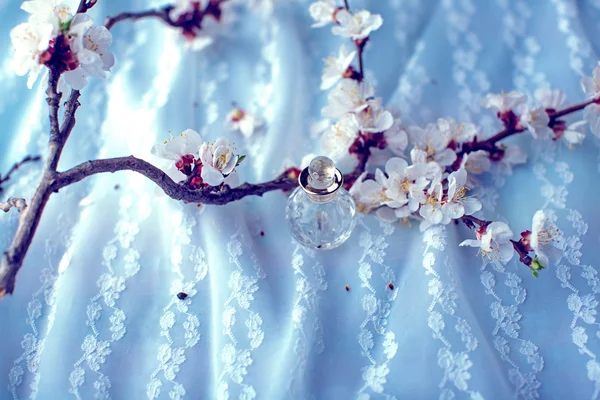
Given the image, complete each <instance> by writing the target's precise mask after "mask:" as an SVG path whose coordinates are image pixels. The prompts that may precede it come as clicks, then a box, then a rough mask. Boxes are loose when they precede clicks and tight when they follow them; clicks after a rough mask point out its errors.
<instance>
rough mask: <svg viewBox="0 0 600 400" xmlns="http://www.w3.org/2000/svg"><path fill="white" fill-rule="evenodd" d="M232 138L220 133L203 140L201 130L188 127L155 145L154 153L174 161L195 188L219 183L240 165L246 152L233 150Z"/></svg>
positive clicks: (189, 183)
mask: <svg viewBox="0 0 600 400" xmlns="http://www.w3.org/2000/svg"><path fill="white" fill-rule="evenodd" d="M235 150H236V149H235V147H234V145H233V143H231V142H230V141H229V139H227V138H224V137H221V138H219V139H217V140H216V141H214V142H204V141H203V140H202V137H201V136H200V134H198V132H196V131H194V130H192V129H188V130H186V131H184V132H182V133H181V134H180V135H179V136H176V137H171V138H170V139H169V140H165V141H164V142H163V143H161V144H157V145H154V147H152V154H154V155H155V156H157V157H160V158H164V159H166V160H171V161H175V167H176V168H177V170H178V171H179V172H181V173H183V174H184V175H185V176H186V177H187V181H186V183H187V184H188V185H189V186H190V187H191V188H192V189H200V188H203V187H206V186H219V185H221V184H222V183H223V182H224V181H225V179H226V178H227V177H229V176H230V175H231V174H232V173H233V172H234V170H235V167H237V166H238V165H240V163H241V162H242V161H243V160H244V158H245V156H239V155H237V154H234V152H235Z"/></svg>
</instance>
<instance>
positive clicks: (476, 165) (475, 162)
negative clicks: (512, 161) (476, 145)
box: [460, 150, 492, 175]
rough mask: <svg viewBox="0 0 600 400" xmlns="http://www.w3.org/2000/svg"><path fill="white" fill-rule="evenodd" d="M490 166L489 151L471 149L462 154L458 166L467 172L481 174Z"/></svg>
mask: <svg viewBox="0 0 600 400" xmlns="http://www.w3.org/2000/svg"><path fill="white" fill-rule="evenodd" d="M491 166H492V162H491V161H490V153H488V152H487V151H485V150H477V151H472V152H470V153H466V154H464V155H463V158H462V160H461V164H460V167H461V168H464V169H465V170H466V171H467V172H468V173H469V174H475V175H479V174H483V173H484V172H486V171H487V170H489V169H490V168H491Z"/></svg>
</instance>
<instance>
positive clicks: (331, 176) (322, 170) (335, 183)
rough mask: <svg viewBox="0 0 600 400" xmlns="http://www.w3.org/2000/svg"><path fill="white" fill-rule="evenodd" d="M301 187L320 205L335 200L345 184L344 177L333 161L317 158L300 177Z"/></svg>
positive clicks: (321, 157)
mask: <svg viewBox="0 0 600 400" xmlns="http://www.w3.org/2000/svg"><path fill="white" fill-rule="evenodd" d="M298 181H299V182H300V186H302V189H304V191H305V192H306V193H307V194H308V197H309V198H310V199H311V200H313V201H316V202H318V203H326V202H328V201H330V200H331V199H333V197H334V196H335V193H336V192H337V191H338V189H339V188H340V187H342V184H343V183H344V176H343V175H342V173H341V172H340V170H339V169H337V168H336V167H335V163H334V162H333V160H331V159H330V158H327V157H323V156H320V157H315V158H313V160H312V161H311V162H310V164H309V165H308V167H307V168H304V170H303V171H302V172H301V173H300V176H299V177H298Z"/></svg>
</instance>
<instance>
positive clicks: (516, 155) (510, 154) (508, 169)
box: [494, 145, 527, 174]
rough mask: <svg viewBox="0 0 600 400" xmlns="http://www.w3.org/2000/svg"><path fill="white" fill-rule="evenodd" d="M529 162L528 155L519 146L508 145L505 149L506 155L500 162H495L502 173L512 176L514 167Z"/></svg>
mask: <svg viewBox="0 0 600 400" xmlns="http://www.w3.org/2000/svg"><path fill="white" fill-rule="evenodd" d="M526 162H527V153H526V152H525V151H524V150H523V149H522V148H520V147H519V146H514V145H508V146H506V147H504V155H503V156H502V158H501V159H500V161H496V162H494V164H495V165H496V167H497V168H498V169H499V170H500V172H502V173H505V174H512V167H513V166H514V165H518V164H525V163H526Z"/></svg>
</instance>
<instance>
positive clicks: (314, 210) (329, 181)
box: [286, 157, 356, 249]
mask: <svg viewBox="0 0 600 400" xmlns="http://www.w3.org/2000/svg"><path fill="white" fill-rule="evenodd" d="M298 180H299V182H300V187H298V188H296V190H294V192H293V193H292V195H291V196H290V198H289V199H288V202H287V207H286V219H287V222H288V227H289V229H290V232H291V233H292V236H293V237H294V238H295V239H296V240H297V241H298V242H299V243H300V244H302V245H304V246H307V247H311V248H314V249H333V248H335V247H338V246H339V245H341V244H342V243H344V242H345V241H346V240H347V239H348V238H349V237H350V235H351V234H352V230H353V229H354V227H355V226H356V206H355V205H354V200H353V199H352V196H350V193H348V191H346V190H345V189H344V188H343V187H342V184H343V181H344V178H343V176H342V173H341V172H340V170H338V169H337V168H336V167H335V163H334V162H333V161H332V160H331V159H329V158H327V157H316V158H314V159H313V160H312V161H311V163H310V165H309V166H308V167H307V168H305V169H304V170H303V171H302V173H301V174H300V177H299V178H298Z"/></svg>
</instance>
